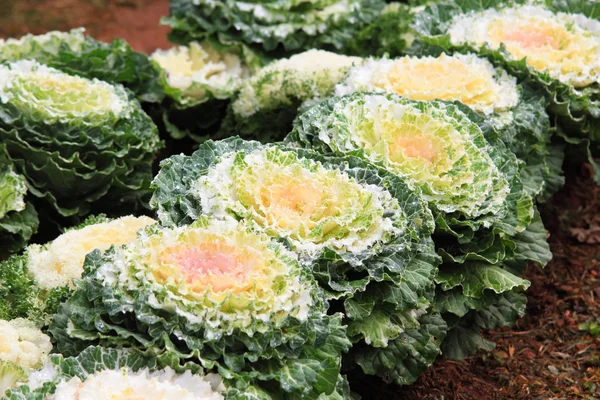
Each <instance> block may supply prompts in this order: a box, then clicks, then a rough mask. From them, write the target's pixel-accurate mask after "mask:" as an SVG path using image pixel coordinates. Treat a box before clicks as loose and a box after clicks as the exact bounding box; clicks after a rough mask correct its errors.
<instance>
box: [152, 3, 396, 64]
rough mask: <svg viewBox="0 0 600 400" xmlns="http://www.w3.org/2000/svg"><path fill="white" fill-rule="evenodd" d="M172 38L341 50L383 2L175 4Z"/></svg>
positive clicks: (264, 48) (272, 49) (284, 49)
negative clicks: (212, 39) (209, 39)
mask: <svg viewBox="0 0 600 400" xmlns="http://www.w3.org/2000/svg"><path fill="white" fill-rule="evenodd" d="M169 6H170V12H169V18H165V19H163V20H162V22H163V23H164V24H166V25H168V26H169V27H171V29H172V32H171V34H170V36H169V38H170V39H171V40H172V41H174V42H176V43H181V44H187V43H189V42H191V41H193V40H200V41H201V40H204V39H207V38H209V37H215V38H216V39H218V40H219V41H220V42H221V43H223V44H225V45H227V44H230V43H234V42H242V43H244V44H246V45H248V46H250V47H252V48H254V49H256V50H258V51H260V52H267V53H270V54H273V55H278V54H279V55H281V54H282V53H283V54H290V53H293V52H299V51H302V50H308V49H313V48H316V49H326V50H338V51H339V50H341V49H343V48H344V46H345V45H347V43H349V42H351V41H352V40H353V39H354V37H355V34H356V32H358V31H359V30H360V29H361V28H362V27H364V26H365V25H367V24H368V23H370V22H371V21H373V20H374V19H375V18H376V17H377V15H378V13H379V12H380V11H381V10H382V9H383V7H384V6H385V2H384V1H382V0H320V1H314V0H300V1H297V0H280V1H268V2H265V1H260V0H246V1H235V0H225V1H221V2H218V3H217V2H214V1H208V0H171V1H170V2H169Z"/></svg>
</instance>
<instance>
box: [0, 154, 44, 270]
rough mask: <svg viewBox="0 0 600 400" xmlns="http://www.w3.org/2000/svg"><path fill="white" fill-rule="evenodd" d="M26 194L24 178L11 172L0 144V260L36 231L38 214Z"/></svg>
mask: <svg viewBox="0 0 600 400" xmlns="http://www.w3.org/2000/svg"><path fill="white" fill-rule="evenodd" d="M26 194H27V182H26V181H25V177H23V176H22V175H20V174H18V173H17V172H16V171H15V168H14V166H13V165H12V163H11V162H10V161H9V160H8V158H7V157H6V156H5V147H4V146H3V145H0V260H1V259H2V258H4V257H5V256H6V255H7V254H9V253H13V252H16V251H19V250H21V249H22V248H23V247H25V244H27V241H28V240H29V239H30V238H31V236H32V235H33V234H34V233H35V232H36V231H37V227H38V215H37V212H36V211H35V208H34V207H33V205H32V204H31V203H29V202H28V201H26V200H25V196H26Z"/></svg>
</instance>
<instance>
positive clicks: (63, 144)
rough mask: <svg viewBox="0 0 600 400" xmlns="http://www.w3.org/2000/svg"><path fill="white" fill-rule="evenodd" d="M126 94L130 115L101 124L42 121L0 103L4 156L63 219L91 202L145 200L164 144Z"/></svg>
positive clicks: (110, 205) (85, 209)
mask: <svg viewBox="0 0 600 400" xmlns="http://www.w3.org/2000/svg"><path fill="white" fill-rule="evenodd" d="M57 73H58V72H57ZM119 88H120V86H115V89H116V90H120V91H122V89H119ZM121 93H124V92H121ZM124 95H126V96H127V99H126V100H127V101H128V102H129V105H128V107H129V108H130V115H129V117H126V118H119V117H116V116H113V117H111V119H109V120H108V121H106V122H104V123H97V122H95V121H79V120H76V119H72V120H70V121H67V122H55V123H45V122H43V118H44V115H43V114H42V113H40V110H31V111H32V112H33V113H34V115H32V116H28V114H26V113H25V111H24V110H21V109H19V106H18V105H16V104H13V103H12V102H8V103H6V104H0V136H2V138H3V142H4V144H5V146H6V150H7V154H8V155H9V157H10V159H11V161H12V162H13V163H14V165H15V167H16V169H17V171H18V172H19V173H21V174H22V175H24V176H25V177H26V179H27V183H28V189H29V191H30V193H31V194H32V195H34V196H35V197H37V198H38V199H40V200H39V201H40V202H43V203H46V204H49V205H50V206H52V207H53V208H54V209H55V211H56V212H58V213H59V214H60V215H62V216H64V217H70V216H82V215H85V214H88V213H89V211H90V209H91V208H92V206H94V208H98V209H99V211H102V209H104V210H105V211H108V210H109V208H110V210H111V211H114V210H115V208H118V207H119V206H121V207H122V206H123V205H127V204H137V203H140V202H141V203H143V202H144V197H145V196H147V195H148V187H149V181H150V178H151V176H152V170H151V167H152V160H153V158H154V153H155V152H156V151H157V150H158V149H159V148H161V147H162V142H160V140H159V137H158V131H157V128H156V126H155V125H154V124H153V123H152V120H151V119H150V118H149V117H148V116H147V115H146V114H145V113H144V112H143V110H142V109H141V107H140V105H139V103H138V102H137V100H135V98H133V96H132V95H131V94H129V93H127V94H124ZM39 132H43V134H42V135H41V134H40V133H39ZM100 199H102V200H101V201H100Z"/></svg>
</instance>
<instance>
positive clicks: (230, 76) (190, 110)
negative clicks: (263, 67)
mask: <svg viewBox="0 0 600 400" xmlns="http://www.w3.org/2000/svg"><path fill="white" fill-rule="evenodd" d="M150 59H151V60H152V61H153V62H154V63H155V64H156V65H157V66H158V68H159V69H160V70H162V72H163V79H162V83H163V86H164V90H165V93H166V95H167V100H165V104H163V105H161V114H162V115H161V118H162V120H163V123H164V125H165V127H166V129H167V130H168V131H169V133H170V134H171V136H172V137H173V138H175V139H181V138H183V137H186V136H188V137H191V138H192V139H194V140H196V141H198V142H201V141H202V140H203V139H205V137H206V136H210V134H211V133H212V132H214V131H215V130H216V129H217V128H218V124H219V123H220V122H221V119H222V118H223V116H224V114H225V110H226V106H227V100H228V99H229V98H230V97H231V96H233V94H234V93H235V92H236V91H237V90H238V88H239V87H240V85H241V84H242V81H243V80H245V79H248V78H249V77H250V74H251V72H252V70H253V69H255V68H258V66H259V65H260V64H261V61H260V60H259V58H258V57H257V56H255V55H254V54H253V53H252V52H251V51H250V50H249V49H248V48H246V47H245V46H243V45H238V46H222V45H219V44H218V43H214V42H211V41H209V40H204V41H203V42H201V43H199V42H191V43H189V44H188V45H187V46H176V47H173V48H171V49H169V50H157V51H155V52H154V53H153V54H152V55H151V56H150Z"/></svg>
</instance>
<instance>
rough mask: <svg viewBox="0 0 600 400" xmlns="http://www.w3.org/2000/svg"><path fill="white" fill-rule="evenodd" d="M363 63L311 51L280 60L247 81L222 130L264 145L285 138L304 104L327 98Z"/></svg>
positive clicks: (227, 133)
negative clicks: (355, 67)
mask: <svg viewBox="0 0 600 400" xmlns="http://www.w3.org/2000/svg"><path fill="white" fill-rule="evenodd" d="M361 61H362V59H361V58H359V57H348V56H343V55H339V54H334V53H330V52H327V51H323V50H309V51H305V52H304V53H300V54H296V55H294V56H292V57H290V58H285V59H280V60H277V61H274V62H272V63H271V64H269V65H267V66H266V67H264V68H262V69H260V70H259V71H258V72H257V73H256V74H255V75H254V76H253V77H252V78H250V79H248V80H246V81H245V82H243V84H242V86H241V88H240V91H239V94H238V95H237V96H236V97H235V99H234V100H233V102H232V104H231V107H230V109H229V110H228V115H227V117H226V119H225V121H224V124H223V127H222V128H221V131H222V135H223V136H225V135H231V132H235V133H239V134H240V135H242V136H248V137H253V138H257V139H258V140H260V141H262V142H269V141H273V140H278V139H282V138H283V136H284V135H285V134H287V133H288V132H289V131H290V129H291V124H292V121H293V119H294V117H295V116H296V114H297V110H298V108H299V107H300V105H301V104H302V103H303V102H305V101H307V100H311V99H313V98H320V97H327V96H328V95H330V94H331V93H332V92H333V89H334V87H335V85H336V84H337V83H338V82H339V81H341V80H342V79H343V78H344V76H345V75H346V73H347V71H348V69H349V68H350V67H351V66H352V65H353V64H358V63H360V62H361Z"/></svg>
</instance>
